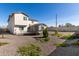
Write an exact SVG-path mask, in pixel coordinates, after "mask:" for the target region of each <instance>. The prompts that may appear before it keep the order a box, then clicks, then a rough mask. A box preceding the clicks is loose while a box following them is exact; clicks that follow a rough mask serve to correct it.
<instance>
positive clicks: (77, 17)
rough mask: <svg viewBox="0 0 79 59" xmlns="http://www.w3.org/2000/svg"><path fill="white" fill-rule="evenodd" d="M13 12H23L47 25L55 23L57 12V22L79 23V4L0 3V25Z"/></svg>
mask: <svg viewBox="0 0 79 59" xmlns="http://www.w3.org/2000/svg"><path fill="white" fill-rule="evenodd" d="M13 12H24V13H26V14H28V15H29V16H30V17H31V18H33V19H37V20H38V21H39V22H42V23H45V24H47V25H48V26H54V25H55V16H56V14H58V24H65V23H71V24H74V25H79V4H62V3H60V4H58V3H57V4H56V3H55V4H54V3H51V4H47V3H43V4H42V3H25V4H24V3H23V4H21V3H20V4H19V3H16V4H15V3H14V4H10V3H2V4H0V26H4V25H6V24H7V20H8V16H9V14H11V13H13Z"/></svg>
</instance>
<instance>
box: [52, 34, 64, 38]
mask: <svg viewBox="0 0 79 59" xmlns="http://www.w3.org/2000/svg"><path fill="white" fill-rule="evenodd" d="M51 35H52V36H57V37H62V36H63V34H59V33H58V34H51Z"/></svg>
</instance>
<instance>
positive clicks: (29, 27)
mask: <svg viewBox="0 0 79 59" xmlns="http://www.w3.org/2000/svg"><path fill="white" fill-rule="evenodd" d="M7 27H8V30H9V31H10V33H12V34H27V33H39V31H40V30H43V29H44V28H46V27H47V26H46V25H45V24H42V23H39V22H38V21H37V20H34V19H31V18H30V17H29V16H28V15H27V14H25V13H12V14H11V15H9V18H8V26H7Z"/></svg>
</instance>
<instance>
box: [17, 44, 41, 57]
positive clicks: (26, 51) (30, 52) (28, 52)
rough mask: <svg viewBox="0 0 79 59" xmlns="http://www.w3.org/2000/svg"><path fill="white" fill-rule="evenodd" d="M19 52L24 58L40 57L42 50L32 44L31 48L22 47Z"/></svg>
mask: <svg viewBox="0 0 79 59" xmlns="http://www.w3.org/2000/svg"><path fill="white" fill-rule="evenodd" d="M17 52H18V53H19V54H20V55H22V56H39V55H40V52H41V49H40V48H39V47H38V46H36V45H34V44H31V45H29V46H23V47H20V48H19V50H18V51H17Z"/></svg>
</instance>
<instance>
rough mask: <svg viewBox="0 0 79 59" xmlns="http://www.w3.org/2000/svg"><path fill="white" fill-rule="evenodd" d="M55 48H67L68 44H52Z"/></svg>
mask: <svg viewBox="0 0 79 59" xmlns="http://www.w3.org/2000/svg"><path fill="white" fill-rule="evenodd" d="M54 45H55V46H56V47H67V46H68V44H66V43H57V44H54Z"/></svg>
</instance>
